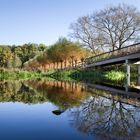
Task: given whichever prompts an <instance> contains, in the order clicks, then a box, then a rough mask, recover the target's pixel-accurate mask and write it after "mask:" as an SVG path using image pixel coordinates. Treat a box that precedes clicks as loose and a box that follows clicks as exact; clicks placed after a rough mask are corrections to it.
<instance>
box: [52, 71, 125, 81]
mask: <svg viewBox="0 0 140 140" xmlns="http://www.w3.org/2000/svg"><path fill="white" fill-rule="evenodd" d="M50 76H51V77H52V78H55V79H58V80H77V81H96V82H98V81H102V80H110V81H122V80H124V79H125V73H124V72H122V71H114V70H112V71H105V72H103V71H101V70H70V71H56V72H54V73H52V74H50Z"/></svg>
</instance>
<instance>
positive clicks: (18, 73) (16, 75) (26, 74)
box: [0, 69, 44, 80]
mask: <svg viewBox="0 0 140 140" xmlns="http://www.w3.org/2000/svg"><path fill="white" fill-rule="evenodd" d="M43 76H44V73H41V72H30V71H24V70H17V69H16V70H7V69H0V80H20V79H22V80H27V79H34V78H41V77H43Z"/></svg>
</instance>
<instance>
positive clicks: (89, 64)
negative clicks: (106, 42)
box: [76, 43, 140, 86]
mask: <svg viewBox="0 0 140 140" xmlns="http://www.w3.org/2000/svg"><path fill="white" fill-rule="evenodd" d="M115 64H124V65H125V67H126V75H127V85H128V86H130V66H131V65H132V64H137V65H138V85H140V43H137V44H133V45H129V46H126V47H123V48H121V49H117V50H114V51H110V52H106V53H102V54H99V55H96V56H93V57H89V58H86V59H85V61H84V63H79V64H78V65H77V66H76V67H81V68H97V67H104V66H109V65H115Z"/></svg>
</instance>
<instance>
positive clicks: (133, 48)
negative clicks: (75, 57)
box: [85, 43, 140, 64]
mask: <svg viewBox="0 0 140 140" xmlns="http://www.w3.org/2000/svg"><path fill="white" fill-rule="evenodd" d="M137 52H140V43H137V44H133V45H129V46H126V47H123V48H121V49H116V50H114V51H110V52H105V53H102V54H99V55H96V56H93V57H89V58H86V59H85V64H92V63H95V62H99V61H103V60H108V59H112V58H118V57H121V56H125V55H130V54H134V53H137Z"/></svg>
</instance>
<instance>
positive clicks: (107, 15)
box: [71, 4, 140, 54]
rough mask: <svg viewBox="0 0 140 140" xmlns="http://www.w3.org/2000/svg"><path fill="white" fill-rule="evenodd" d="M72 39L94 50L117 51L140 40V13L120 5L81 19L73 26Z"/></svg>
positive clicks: (127, 6)
mask: <svg viewBox="0 0 140 140" xmlns="http://www.w3.org/2000/svg"><path fill="white" fill-rule="evenodd" d="M71 29H72V30H73V33H72V34H71V35H72V37H74V38H77V39H79V40H80V41H81V42H82V43H83V44H84V46H87V47H89V48H91V49H92V50H93V52H94V53H95V54H96V51H97V50H104V51H106V50H115V49H121V48H122V47H124V46H125V45H128V44H132V43H136V42H137V41H138V39H139V38H140V35H139V33H140V12H138V11H137V9H136V8H135V7H133V6H129V5H125V4H123V5H118V6H114V7H113V6H112V7H108V8H105V9H103V10H101V11H99V12H96V13H93V14H91V15H88V16H84V17H81V18H79V19H78V20H77V22H76V23H73V24H72V25H71Z"/></svg>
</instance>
